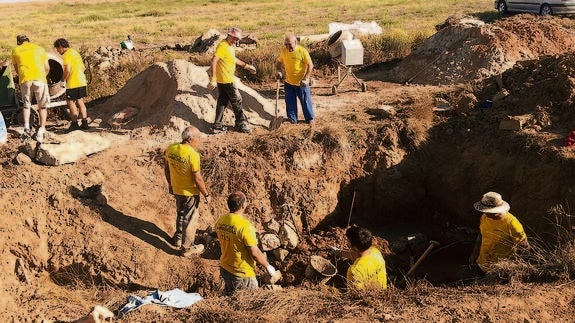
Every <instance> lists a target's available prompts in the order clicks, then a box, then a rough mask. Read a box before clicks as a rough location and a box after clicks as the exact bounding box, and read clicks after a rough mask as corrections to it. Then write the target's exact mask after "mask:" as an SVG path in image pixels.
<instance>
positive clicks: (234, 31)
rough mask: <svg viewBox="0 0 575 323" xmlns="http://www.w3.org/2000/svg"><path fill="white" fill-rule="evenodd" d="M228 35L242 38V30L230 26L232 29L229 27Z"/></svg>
mask: <svg viewBox="0 0 575 323" xmlns="http://www.w3.org/2000/svg"><path fill="white" fill-rule="evenodd" d="M228 36H232V37H235V38H237V39H238V40H239V39H242V30H241V29H239V28H237V27H232V29H230V32H228Z"/></svg>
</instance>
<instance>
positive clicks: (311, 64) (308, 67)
mask: <svg viewBox="0 0 575 323" xmlns="http://www.w3.org/2000/svg"><path fill="white" fill-rule="evenodd" d="M312 72H313V63H312V62H310V63H309V64H308V65H307V70H306V72H305V78H306V79H309V78H310V77H311V73H312Z"/></svg>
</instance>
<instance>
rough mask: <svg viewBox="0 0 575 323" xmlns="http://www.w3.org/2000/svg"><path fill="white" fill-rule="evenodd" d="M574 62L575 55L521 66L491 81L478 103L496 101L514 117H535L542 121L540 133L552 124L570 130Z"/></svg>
mask: <svg viewBox="0 0 575 323" xmlns="http://www.w3.org/2000/svg"><path fill="white" fill-rule="evenodd" d="M574 60H575V54H573V53H567V54H563V55H557V56H546V57H542V58H541V59H538V60H532V61H524V62H521V63H518V64H516V65H515V66H514V67H513V68H512V69H509V70H507V71H506V72H504V73H503V74H502V75H501V78H500V79H499V80H498V79H497V78H492V79H489V80H487V81H486V86H485V87H484V88H482V90H481V91H480V92H479V93H478V99H479V100H487V99H492V98H495V100H494V105H495V108H500V107H501V108H504V109H505V110H507V111H508V112H509V114H510V115H514V116H520V115H524V114H527V113H530V114H533V115H534V118H535V119H538V120H533V121H535V123H536V124H538V125H539V126H540V127H539V128H537V130H540V129H541V127H547V126H550V125H551V124H552V121H555V123H557V124H565V123H567V124H565V125H566V126H569V124H571V120H572V118H571V117H570V116H569V115H566V114H569V113H571V110H572V109H570V107H571V106H572V105H573V101H574V93H575V65H574V64H573V62H574ZM551 115H553V116H554V117H553V118H552V119H555V120H552V119H550V116H551ZM571 126H572V124H571Z"/></svg>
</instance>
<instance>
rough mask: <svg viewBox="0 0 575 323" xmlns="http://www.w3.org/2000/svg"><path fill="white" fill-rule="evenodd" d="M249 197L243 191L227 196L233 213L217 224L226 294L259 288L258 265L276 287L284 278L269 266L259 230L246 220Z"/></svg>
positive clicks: (222, 218)
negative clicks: (259, 238)
mask: <svg viewBox="0 0 575 323" xmlns="http://www.w3.org/2000/svg"><path fill="white" fill-rule="evenodd" d="M246 205H247V202H246V196H245V195H244V193H242V192H235V193H232V194H231V195H230V196H229V197H228V208H229V210H230V213H228V214H226V215H223V216H221V217H220V218H219V219H218V221H217V222H216V233H217V235H218V240H219V241H220V248H221V251H222V256H221V257H220V274H221V276H222V279H223V280H224V282H225V292H226V295H228V296H229V295H231V294H233V293H234V292H235V291H236V290H238V289H248V288H258V281H257V279H256V262H257V263H258V264H260V265H262V266H264V267H265V268H266V270H267V272H268V273H269V275H270V276H271V279H270V282H271V283H272V284H273V283H275V282H277V281H278V280H279V279H280V278H281V272H280V271H279V270H276V269H275V268H274V267H273V266H272V265H270V264H269V262H268V261H267V259H266V257H265V256H264V254H263V253H262V252H261V250H260V249H259V248H258V239H257V237H256V230H255V228H254V226H253V225H252V224H251V223H250V221H249V220H248V219H247V218H245V217H244V211H245V209H246Z"/></svg>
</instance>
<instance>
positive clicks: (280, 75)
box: [276, 72, 284, 80]
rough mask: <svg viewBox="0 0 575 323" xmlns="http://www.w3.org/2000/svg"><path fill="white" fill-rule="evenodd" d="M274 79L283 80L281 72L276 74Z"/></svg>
mask: <svg viewBox="0 0 575 323" xmlns="http://www.w3.org/2000/svg"><path fill="white" fill-rule="evenodd" d="M276 77H277V79H278V80H281V79H283V78H284V75H283V74H282V72H277V74H276Z"/></svg>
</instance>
